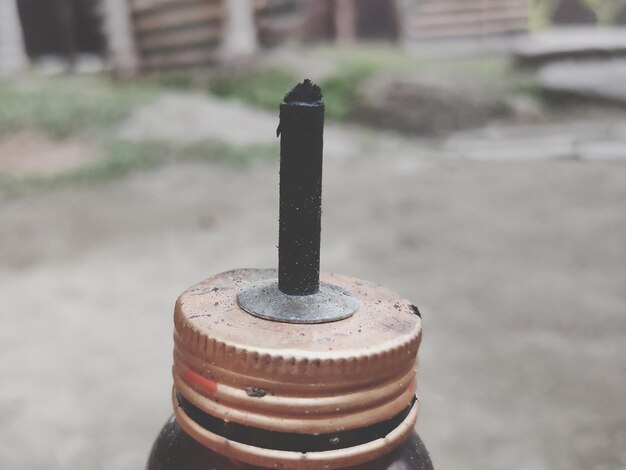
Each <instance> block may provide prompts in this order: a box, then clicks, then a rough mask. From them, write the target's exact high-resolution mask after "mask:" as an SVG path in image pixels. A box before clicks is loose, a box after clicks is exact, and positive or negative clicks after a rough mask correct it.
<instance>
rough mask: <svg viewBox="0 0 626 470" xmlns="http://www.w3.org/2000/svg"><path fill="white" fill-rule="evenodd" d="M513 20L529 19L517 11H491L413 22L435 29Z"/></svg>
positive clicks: (433, 16)
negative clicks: (451, 25)
mask: <svg viewBox="0 0 626 470" xmlns="http://www.w3.org/2000/svg"><path fill="white" fill-rule="evenodd" d="M512 19H521V20H522V21H527V20H528V17H527V16H526V15H525V14H524V12H522V11H515V10H502V11H498V10H490V11H484V12H479V13H471V14H464V15H440V14H438V15H431V16H422V15H419V16H418V17H417V18H415V19H414V20H413V22H412V25H413V26H416V27H422V28H429V29H435V28H438V27H440V26H445V25H450V24H459V25H460V24H472V23H474V24H485V23H498V22H500V21H509V20H512Z"/></svg>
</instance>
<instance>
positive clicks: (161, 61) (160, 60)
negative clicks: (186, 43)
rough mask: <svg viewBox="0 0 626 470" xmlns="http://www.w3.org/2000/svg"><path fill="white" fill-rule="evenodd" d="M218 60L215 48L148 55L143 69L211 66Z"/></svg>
mask: <svg viewBox="0 0 626 470" xmlns="http://www.w3.org/2000/svg"><path fill="white" fill-rule="evenodd" d="M217 58H218V54H217V50H216V49H215V48H211V49H208V48H198V49H187V50H183V51H163V52H155V53H151V54H149V55H146V57H145V58H144V59H143V61H142V67H143V68H144V69H147V70H156V69H158V70H163V69H173V68H183V67H193V66H200V65H208V64H211V63H213V62H215V61H216V60H217Z"/></svg>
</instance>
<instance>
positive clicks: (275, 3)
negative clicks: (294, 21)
mask: <svg viewBox="0 0 626 470" xmlns="http://www.w3.org/2000/svg"><path fill="white" fill-rule="evenodd" d="M293 5H295V1H294V0H254V9H255V10H257V11H259V10H268V9H283V8H289V7H291V6H293Z"/></svg>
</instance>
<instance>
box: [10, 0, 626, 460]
mask: <svg viewBox="0 0 626 470" xmlns="http://www.w3.org/2000/svg"><path fill="white" fill-rule="evenodd" d="M0 75H1V76H2V78H0V306H1V307H0V357H1V358H2V359H1V360H0V373H1V375H2V378H3V379H2V386H1V387H0V468H2V469H3V470H4V469H32V470H39V469H47V470H49V469H129V470H130V469H141V468H143V466H144V464H145V460H146V457H147V455H148V452H149V449H150V446H151V443H152V441H153V439H154V437H155V436H156V433H157V432H158V430H159V429H160V426H161V425H162V424H163V422H164V420H165V419H166V417H167V416H168V415H169V414H170V412H171V404H170V390H171V388H170V387H171V375H170V365H171V354H172V352H171V351H172V340H171V334H172V320H171V316H172V310H173V305H174V301H175V299H176V297H177V296H178V294H179V293H180V292H181V291H182V290H184V289H185V288H187V287H188V286H190V285H192V284H194V283H195V282H197V281H199V280H201V279H203V278H205V277H208V276H209V275H211V274H213V273H217V272H220V271H224V270H229V269H233V268H238V267H272V266H276V250H275V245H276V242H277V232H278V230H277V214H278V186H277V184H278V157H277V155H278V141H277V139H276V137H275V136H276V134H275V132H276V127H277V123H278V118H277V109H278V104H279V102H280V101H281V99H282V97H283V96H284V93H285V92H287V91H288V90H289V89H290V88H291V87H292V86H293V85H294V84H295V83H296V82H297V81H300V80H302V79H303V78H305V77H308V78H311V79H313V80H314V81H316V82H317V83H319V84H320V85H321V86H322V88H323V91H324V94H325V101H326V107H327V108H326V114H327V126H326V133H325V134H326V135H325V163H324V165H325V183H324V217H323V227H324V228H323V234H322V235H323V236H322V239H323V242H322V269H324V270H327V271H339V272H344V273H349V274H352V275H355V276H358V277H361V278H366V279H369V280H373V281H376V282H379V283H381V284H384V285H386V286H388V287H390V288H392V289H394V290H396V291H398V292H400V293H401V294H403V295H404V296H405V297H407V298H409V299H411V300H412V301H414V302H415V303H416V304H417V305H418V306H419V307H420V309H421V310H422V312H423V316H424V323H425V335H424V341H423V343H422V344H423V346H422V349H421V353H420V361H421V364H420V385H419V387H420V398H421V402H422V411H421V415H420V418H419V420H418V431H419V432H420V434H421V436H422V438H423V439H424V441H425V442H426V445H427V447H428V448H429V449H430V451H431V453H432V458H433V461H434V463H435V467H436V468H438V469H441V470H458V469H510V470H543V469H568V470H590V469H598V470H617V469H625V468H626V405H624V398H625V397H626V341H625V334H626V107H625V105H626V1H624V0H532V1H530V2H528V1H527V0H421V1H417V0H395V1H394V0H315V1H314V0H254V1H253V0H2V1H1V2H0Z"/></svg>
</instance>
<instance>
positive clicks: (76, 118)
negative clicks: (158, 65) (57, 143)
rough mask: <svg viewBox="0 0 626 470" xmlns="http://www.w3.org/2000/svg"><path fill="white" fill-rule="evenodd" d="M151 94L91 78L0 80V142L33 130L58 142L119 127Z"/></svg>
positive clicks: (144, 88) (137, 87)
mask: <svg viewBox="0 0 626 470" xmlns="http://www.w3.org/2000/svg"><path fill="white" fill-rule="evenodd" d="M156 91H157V89H156V88H155V87H153V86H146V85H143V84H137V83H120V82H111V81H108V80H105V79H100V78H93V77H58V78H41V77H32V76H31V77H26V78H25V79H24V80H22V81H0V103H1V106H0V137H2V136H5V135H7V134H9V133H13V132H20V131H24V130H37V131H40V132H44V133H45V134H47V135H48V136H50V137H53V138H57V139H62V138H64V137H68V136H70V135H73V134H77V133H85V132H100V131H102V130H103V129H107V128H109V127H111V126H112V125H114V124H116V123H118V122H120V121H121V120H123V119H124V118H125V117H126V116H128V115H129V114H130V112H131V111H132V110H133V109H134V108H135V107H137V106H138V105H140V104H143V103H145V102H147V101H148V100H150V99H151V98H153V97H154V96H155V94H156Z"/></svg>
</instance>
